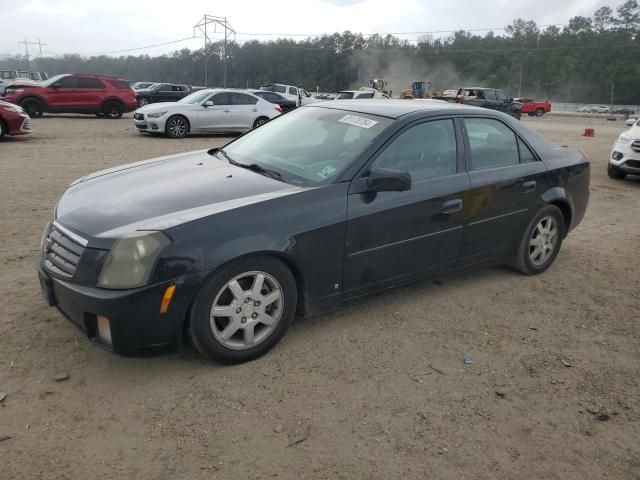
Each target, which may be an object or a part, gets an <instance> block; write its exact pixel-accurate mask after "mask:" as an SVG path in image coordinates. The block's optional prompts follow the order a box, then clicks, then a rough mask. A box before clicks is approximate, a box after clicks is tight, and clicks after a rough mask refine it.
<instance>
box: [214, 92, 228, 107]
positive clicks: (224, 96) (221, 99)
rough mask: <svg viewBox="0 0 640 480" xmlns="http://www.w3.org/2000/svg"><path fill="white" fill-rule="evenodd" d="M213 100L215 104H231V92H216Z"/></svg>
mask: <svg viewBox="0 0 640 480" xmlns="http://www.w3.org/2000/svg"><path fill="white" fill-rule="evenodd" d="M211 100H213V103H214V104H215V105H231V95H230V94H229V93H226V92H223V93H216V94H215V95H214V96H213V97H212V98H211Z"/></svg>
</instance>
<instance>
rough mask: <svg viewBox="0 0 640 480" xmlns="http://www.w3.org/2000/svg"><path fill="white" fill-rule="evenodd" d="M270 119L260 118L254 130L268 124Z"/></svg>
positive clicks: (254, 125)
mask: <svg viewBox="0 0 640 480" xmlns="http://www.w3.org/2000/svg"><path fill="white" fill-rule="evenodd" d="M268 121H269V119H268V118H267V117H258V118H257V119H256V121H255V122H253V128H258V127H259V126H260V125H264V124H265V123H267V122H268Z"/></svg>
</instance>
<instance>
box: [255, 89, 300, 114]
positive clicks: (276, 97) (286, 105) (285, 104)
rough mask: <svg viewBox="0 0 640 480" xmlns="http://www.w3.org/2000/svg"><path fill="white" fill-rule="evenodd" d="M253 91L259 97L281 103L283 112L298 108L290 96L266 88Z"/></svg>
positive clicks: (277, 103)
mask: <svg viewBox="0 0 640 480" xmlns="http://www.w3.org/2000/svg"><path fill="white" fill-rule="evenodd" d="M251 93H253V94H254V95H256V96H257V97H260V98H264V99H265V100H266V101H267V102H271V103H274V104H276V105H280V108H282V112H283V113H287V112H290V111H291V110H295V109H296V108H297V105H296V102H295V101H293V100H289V99H288V98H286V97H284V96H283V95H280V94H279V93H276V92H269V91H266V90H251Z"/></svg>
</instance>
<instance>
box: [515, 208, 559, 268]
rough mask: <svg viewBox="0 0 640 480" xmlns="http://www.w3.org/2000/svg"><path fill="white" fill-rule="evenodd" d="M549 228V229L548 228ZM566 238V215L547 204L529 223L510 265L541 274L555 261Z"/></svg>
mask: <svg viewBox="0 0 640 480" xmlns="http://www.w3.org/2000/svg"><path fill="white" fill-rule="evenodd" d="M548 227H550V228H549V230H548V231H547V228H548ZM563 239H564V216H563V215H562V212H561V211H560V209H559V208H558V207H556V206H555V205H547V206H545V207H543V208H541V209H540V211H539V212H538V213H537V214H536V215H535V217H533V220H531V222H530V223H529V226H528V227H527V229H526V231H525V233H524V235H523V236H522V239H521V240H520V243H519V245H518V249H517V251H516V254H515V257H514V258H513V259H512V261H511V262H510V265H511V267H512V268H514V269H515V270H518V271H519V272H522V273H524V274H525V275H539V274H541V273H543V272H544V271H545V270H547V269H548V268H549V267H550V266H551V265H552V264H553V262H554V261H555V259H556V257H557V256H558V253H560V248H561V247H562V240H563Z"/></svg>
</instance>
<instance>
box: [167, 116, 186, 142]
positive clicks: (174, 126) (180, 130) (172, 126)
mask: <svg viewBox="0 0 640 480" xmlns="http://www.w3.org/2000/svg"><path fill="white" fill-rule="evenodd" d="M165 132H166V133H167V135H169V137H171V138H184V137H186V136H187V134H188V133H189V122H187V119H186V118H184V117H183V116H182V115H174V116H173V117H171V118H170V119H169V120H167V126H166V127H165Z"/></svg>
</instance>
